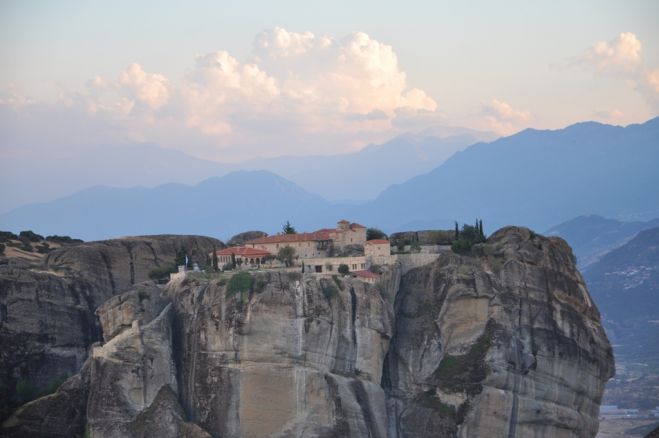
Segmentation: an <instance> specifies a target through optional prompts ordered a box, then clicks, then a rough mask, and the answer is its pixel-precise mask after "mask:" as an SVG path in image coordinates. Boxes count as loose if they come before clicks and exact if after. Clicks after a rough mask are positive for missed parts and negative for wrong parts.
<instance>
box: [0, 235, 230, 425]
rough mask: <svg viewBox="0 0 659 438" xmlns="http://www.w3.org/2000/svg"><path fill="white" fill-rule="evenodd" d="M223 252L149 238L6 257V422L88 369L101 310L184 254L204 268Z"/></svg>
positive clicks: (201, 240)
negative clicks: (30, 258) (31, 257)
mask: <svg viewBox="0 0 659 438" xmlns="http://www.w3.org/2000/svg"><path fill="white" fill-rule="evenodd" d="M221 246H222V243H221V242H220V241H218V240H216V239H212V238H208V237H198V236H149V237H131V238H126V239H115V240H108V241H101V242H90V243H84V244H80V245H74V246H67V247H62V248H60V249H56V250H54V251H52V252H51V253H49V254H48V255H47V256H45V258H44V260H43V261H39V262H33V263H26V262H23V261H16V260H12V259H6V258H5V259H4V260H3V262H4V264H0V345H2V348H0V389H1V390H0V420H4V419H5V418H6V417H7V415H8V414H9V413H10V412H11V410H12V409H13V408H14V407H16V406H17V405H18V404H21V403H24V402H25V401H27V400H30V399H32V398H34V397H35V396H36V395H39V394H43V393H44V392H47V391H50V390H52V387H54V386H55V385H57V384H58V383H59V382H61V381H63V380H64V379H65V378H66V377H68V376H71V375H72V374H74V373H77V372H78V371H79V370H80V369H81V367H82V364H83V362H84V361H85V358H86V357H87V355H88V350H89V347H90V345H91V344H92V343H93V342H95V341H98V340H101V326H100V324H99V322H98V320H97V318H96V316H95V310H96V308H97V307H98V306H100V305H101V304H103V303H104V302H106V301H107V300H108V299H110V298H111V297H113V296H114V295H116V294H118V293H121V292H124V291H127V290H129V289H131V288H132V287H133V286H134V285H136V284H137V283H140V282H143V281H145V280H148V278H149V277H148V275H149V271H150V270H151V269H153V268H156V267H158V266H161V265H166V264H173V263H174V260H175V257H176V252H177V251H179V250H181V249H185V252H186V253H187V254H189V256H190V257H191V258H192V259H193V260H199V261H200V262H202V263H203V261H205V260H206V256H207V254H208V253H209V252H210V251H212V248H213V247H221ZM154 287H155V286H151V288H152V289H153V288H154ZM144 288H145V287H144V286H141V287H140V290H141V293H142V295H143V294H144ZM140 290H136V294H139V293H140ZM150 294H151V295H150V296H153V290H151V292H150ZM158 295H159V292H156V294H155V296H158ZM128 319H130V317H129V318H128ZM127 323H128V324H131V323H132V321H129V322H127Z"/></svg>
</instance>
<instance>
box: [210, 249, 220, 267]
mask: <svg viewBox="0 0 659 438" xmlns="http://www.w3.org/2000/svg"><path fill="white" fill-rule="evenodd" d="M212 263H213V271H217V268H218V266H217V265H218V263H219V260H218V259H217V250H216V249H215V245H213V262H212Z"/></svg>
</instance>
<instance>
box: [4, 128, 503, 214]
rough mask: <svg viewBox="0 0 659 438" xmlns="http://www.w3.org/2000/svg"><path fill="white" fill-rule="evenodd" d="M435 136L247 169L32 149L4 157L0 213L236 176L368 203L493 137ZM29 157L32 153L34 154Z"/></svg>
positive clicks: (157, 156)
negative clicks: (97, 191) (114, 190)
mask: <svg viewBox="0 0 659 438" xmlns="http://www.w3.org/2000/svg"><path fill="white" fill-rule="evenodd" d="M436 135H438V136H441V138H436V137H434V136H432V135H414V134H405V135H401V136H399V137H396V138H394V139H393V140H391V141H388V142H386V143H383V144H381V145H371V146H368V147H366V148H364V149H363V150H361V151H359V152H355V153H350V154H340V155H332V156H296V157H276V158H268V159H261V160H252V161H247V162H244V163H219V162H215V161H209V160H203V159H200V158H195V157H192V156H190V155H187V154H185V153H184V152H181V151H177V150H172V149H165V148H162V147H159V146H157V145H143V144H124V145H119V146H118V145H113V146H112V147H109V146H94V147H76V148H66V147H57V148H53V149H52V150H51V151H46V152H43V151H40V152H39V154H38V157H37V156H35V153H34V151H32V149H31V148H30V147H29V146H25V147H21V148H15V149H16V151H15V152H11V153H6V154H4V156H3V172H2V173H1V174H0V184H2V187H3V191H2V194H1V195H0V196H1V197H0V201H1V202H0V213H4V212H7V211H10V210H12V209H14V208H16V207H19V206H21V205H25V204H28V203H33V202H44V201H50V200H53V199H57V198H60V197H62V196H66V195H69V194H71V193H75V192H77V191H80V190H83V189H86V188H89V187H93V186H98V185H102V186H108V187H134V186H145V187H155V186H157V185H161V184H167V183H181V184H197V183H199V182H201V181H203V180H205V179H207V178H211V177H214V176H222V175H226V174H227V173H229V172H233V171H238V170H268V171H271V172H274V173H276V174H278V175H281V176H283V177H285V178H287V179H290V180H291V181H293V182H295V183H296V184H298V185H300V186H301V187H304V188H305V189H306V190H308V191H309V192H311V193H317V194H320V195H322V196H324V197H325V198H326V199H345V200H352V201H354V200H366V199H372V198H374V197H375V196H377V195H378V194H379V193H380V192H381V191H382V190H384V189H385V188H386V187H388V186H389V185H391V184H395V183H399V182H402V181H405V180H407V179H409V178H411V177H413V176H415V175H418V174H420V173H424V172H427V171H429V170H430V169H432V168H434V167H436V166H437V165H439V164H441V163H442V162H443V161H444V160H446V159H447V158H449V157H450V156H451V155H452V154H453V153H455V152H456V151H458V150H461V149H464V148H465V147H467V146H468V145H470V144H473V143H476V142H477V141H479V140H483V139H491V138H492V137H493V134H491V133H487V132H479V131H471V130H466V129H462V128H443V129H442V130H436ZM31 151H32V152H31Z"/></svg>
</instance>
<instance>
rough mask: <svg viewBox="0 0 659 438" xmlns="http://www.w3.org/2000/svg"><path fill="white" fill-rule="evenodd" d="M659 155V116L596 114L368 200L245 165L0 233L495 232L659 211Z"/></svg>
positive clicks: (23, 213)
mask: <svg viewBox="0 0 659 438" xmlns="http://www.w3.org/2000/svg"><path fill="white" fill-rule="evenodd" d="M367 152H368V151H367ZM365 153H366V152H365ZM657 163H659V118H655V119H652V120H650V121H648V122H646V123H644V124H640V125H630V126H627V127H625V128H623V127H618V126H609V125H602V124H598V123H592V122H589V123H581V124H577V125H573V126H569V127H567V128H565V129H562V130H555V131H536V130H526V131H523V132H521V133H519V134H516V135H513V136H511V137H506V138H502V139H499V140H496V141H494V142H491V143H478V144H475V145H472V146H470V147H468V148H467V149H465V150H463V151H461V152H458V153H456V154H455V155H453V156H452V157H451V158H450V159H448V160H447V161H446V162H445V163H444V164H442V165H440V166H438V167H436V168H435V169H433V170H432V171H430V172H428V173H426V174H423V175H420V176H417V177H414V178H412V179H410V180H408V181H405V182H404V183H401V184H398V185H393V186H391V187H389V188H388V189H386V190H384V191H383V192H382V193H381V194H380V195H379V196H378V197H377V198H376V199H375V200H372V201H368V202H362V203H359V202H342V203H338V202H329V201H327V200H326V199H324V198H322V197H321V196H318V195H315V194H313V193H312V192H311V191H310V190H309V189H308V187H306V186H303V187H301V186H299V185H297V184H295V183H294V182H292V181H290V180H288V179H286V178H283V177H280V176H277V175H275V174H273V173H272V172H267V171H240V172H234V173H230V174H227V175H225V176H222V177H215V178H210V179H208V180H206V181H203V182H201V183H199V184H196V185H194V186H186V185H182V184H166V185H162V186H158V187H155V188H144V187H135V188H123V189H117V188H107V187H96V188H93V189H88V190H84V191H82V192H78V193H76V194H74V195H71V196H68V197H65V198H61V199H58V200H56V201H53V202H50V203H45V204H33V205H29V206H25V207H22V208H19V209H15V210H13V211H11V212H8V213H6V214H3V215H0V229H10V230H13V231H20V230H24V229H28V228H33V229H38V230H40V231H41V232H44V233H47V234H69V235H75V236H79V237H81V238H84V239H86V240H91V239H101V238H109V237H118V236H122V235H142V234H160V233H162V234H166V233H174V234H205V235H210V236H215V237H220V238H228V237H230V236H231V235H234V234H236V233H239V232H241V231H245V230H250V229H260V230H264V231H266V232H269V233H272V232H276V231H278V230H279V229H280V226H281V224H282V223H284V222H285V221H286V220H290V221H291V222H293V223H294V225H295V226H296V227H297V228H298V229H299V230H310V229H316V228H321V227H324V226H327V224H328V223H329V224H331V223H334V222H335V221H336V220H338V219H341V218H348V219H350V220H354V221H358V222H360V223H363V224H365V225H367V226H378V227H380V228H382V229H383V230H385V231H387V232H393V231H400V230H409V229H436V228H452V227H453V222H454V221H456V220H457V221H460V222H465V223H473V221H474V219H475V218H482V219H483V220H484V224H485V227H486V231H487V230H490V231H491V230H493V229H496V228H499V227H502V226H505V225H509V224H521V225H525V226H529V227H531V228H534V229H536V230H538V231H541V230H545V229H548V228H550V227H551V226H553V225H555V224H557V223H562V222H564V221H565V220H566V219H569V218H574V217H577V216H580V215H586V214H597V215H601V216H605V217H613V218H617V219H621V218H638V219H650V218H654V217H659V172H657V171H656V169H657ZM344 167H345V168H344V169H343V170H341V171H333V172H334V174H335V176H334V178H335V179H336V180H337V181H338V180H349V181H354V184H359V180H360V179H361V180H362V181H366V180H367V179H368V178H367V174H365V173H354V174H353V173H351V172H350V169H349V168H347V166H344ZM350 178H355V179H354V180H352V179H350Z"/></svg>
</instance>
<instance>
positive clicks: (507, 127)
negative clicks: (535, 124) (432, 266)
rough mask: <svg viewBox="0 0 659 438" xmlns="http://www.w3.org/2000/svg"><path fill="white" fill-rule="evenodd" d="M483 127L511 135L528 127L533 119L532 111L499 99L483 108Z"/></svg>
mask: <svg viewBox="0 0 659 438" xmlns="http://www.w3.org/2000/svg"><path fill="white" fill-rule="evenodd" d="M481 118H482V122H481V124H480V125H481V129H487V130H490V131H494V132H496V133H497V134H499V135H510V134H513V133H515V132H517V131H519V130H521V129H523V128H526V127H527V126H528V124H529V122H530V121H531V113H530V112H528V111H525V110H518V109H515V108H513V107H512V106H511V105H510V104H509V103H508V102H504V101H502V100H498V99H492V101H491V102H490V103H488V104H486V105H483V108H482V110H481Z"/></svg>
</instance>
